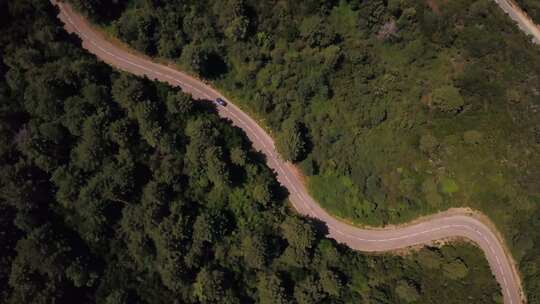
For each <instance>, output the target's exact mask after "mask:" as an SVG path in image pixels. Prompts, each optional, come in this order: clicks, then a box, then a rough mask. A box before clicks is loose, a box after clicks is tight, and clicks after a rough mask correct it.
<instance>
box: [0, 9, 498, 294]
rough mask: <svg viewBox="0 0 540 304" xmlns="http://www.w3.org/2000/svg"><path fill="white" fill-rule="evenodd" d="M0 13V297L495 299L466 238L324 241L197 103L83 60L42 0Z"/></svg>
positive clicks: (235, 133) (245, 146) (256, 159)
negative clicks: (358, 244) (428, 242)
mask: <svg viewBox="0 0 540 304" xmlns="http://www.w3.org/2000/svg"><path fill="white" fill-rule="evenodd" d="M0 12H1V13H2V14H3V16H2V18H0V21H1V22H0V54H1V58H2V60H1V61H0V77H1V79H2V81H1V82H0V117H1V119H0V142H1V145H0V170H1V171H0V172H2V174H0V211H1V212H0V248H2V257H1V258H0V299H1V302H2V303H14V304H15V303H17V304H18V303H110V304H112V303H115V304H117V303H171V302H173V303H255V302H257V303H351V302H353V303H358V302H371V303H373V302H377V303H409V302H415V301H416V302H421V303H439V302H440V301H441V299H445V301H446V303H464V302H467V301H474V302H475V303H493V302H498V301H500V291H499V289H498V286H497V284H496V283H495V281H494V280H493V278H492V276H491V274H490V270H489V267H488V265H487V263H486V262H485V260H484V259H483V258H482V255H481V253H480V251H479V250H478V249H476V248H474V247H472V246H471V245H467V244H460V245H456V246H442V247H440V248H428V249H423V250H419V251H415V252H414V253H412V254H411V255H407V256H405V257H401V256H390V255H380V256H366V255H361V254H359V253H355V252H353V251H351V250H349V249H347V248H345V247H343V246H339V245H337V244H335V243H334V242H332V241H330V240H328V239H326V238H324V237H323V231H320V230H319V229H320V226H319V225H317V223H315V222H313V221H311V220H309V219H306V218H301V217H298V216H295V215H293V214H292V212H291V211H290V210H289V209H288V208H287V207H286V204H285V197H284V193H283V191H282V189H280V188H279V186H278V184H277V183H276V181H275V178H274V176H273V174H272V172H271V171H270V170H269V169H268V168H267V167H266V166H265V165H264V164H263V162H262V159H261V156H260V155H258V154H257V153H255V152H254V151H253V150H252V149H251V147H250V146H249V143H248V141H247V140H246V138H245V137H244V135H243V133H242V132H241V131H240V130H239V129H236V128H234V127H232V126H231V125H230V124H229V123H228V122H227V121H224V120H222V119H220V118H219V117H218V116H217V114H216V113H215V109H214V108H213V106H211V105H209V104H204V103H196V102H194V101H193V100H192V98H191V97H190V96H188V95H185V94H183V93H182V92H180V91H178V90H177V89H173V88H171V87H169V86H166V85H164V84H160V83H156V82H152V81H149V80H148V79H143V78H137V77H134V76H129V75H127V74H122V73H119V72H116V71H113V70H112V69H111V68H110V67H108V66H107V65H105V64H103V63H99V62H98V61H97V60H96V58H95V57H93V56H91V55H89V54H88V53H87V52H86V51H84V50H83V49H82V48H81V46H80V42H79V41H78V40H77V39H76V37H73V36H69V35H68V34H67V33H66V32H65V31H63V29H62V26H61V24H60V23H59V21H58V20H57V19H56V13H57V12H56V11H55V10H54V9H53V7H52V6H51V5H50V4H49V3H47V2H44V1H41V0H28V1H18V0H13V1H7V2H6V1H2V2H0ZM441 273H442V274H443V275H442V276H441ZM465 288H466V292H463V290H465Z"/></svg>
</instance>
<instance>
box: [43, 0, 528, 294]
mask: <svg viewBox="0 0 540 304" xmlns="http://www.w3.org/2000/svg"><path fill="white" fill-rule="evenodd" d="M51 1H52V2H53V3H55V4H57V5H58V7H59V8H60V14H59V18H60V19H61V20H62V21H63V22H64V23H65V28H66V30H67V31H68V32H71V33H75V34H76V35H78V36H79V37H80V38H81V40H82V43H83V47H84V48H85V49H87V50H88V51H90V52H91V53H93V54H95V55H96V56H97V57H98V58H99V59H101V60H103V61H104V62H106V63H108V64H110V65H112V66H114V67H116V68H118V69H120V70H123V71H127V72H130V73H133V74H136V75H141V76H142V75H144V76H147V77H148V78H150V79H156V80H159V81H163V82H167V83H169V84H171V85H173V86H178V87H181V88H182V89H183V90H184V91H185V92H188V93H191V94H192V95H193V96H194V97H195V98H197V99H206V100H215V99H216V98H218V97H221V98H223V99H224V100H226V101H227V102H228V105H227V106H226V107H222V106H218V107H217V109H218V112H219V115H220V116H222V117H224V118H227V119H229V120H230V121H231V122H232V124H234V125H235V126H238V127H240V128H242V129H243V130H244V131H245V133H246V134H247V136H248V137H249V139H250V140H251V141H252V142H253V146H254V148H255V149H257V150H259V151H261V152H262V153H264V154H265V155H266V157H267V162H268V166H269V167H271V168H272V169H273V170H274V171H275V172H276V174H277V177H278V180H279V182H280V183H281V184H282V185H283V186H284V187H286V188H287V189H288V190H289V192H290V196H289V198H290V201H291V203H292V205H293V206H294V208H295V209H296V210H297V211H298V212H299V213H301V214H304V215H306V216H310V217H313V218H317V219H319V220H320V221H322V222H324V223H326V225H327V227H328V230H329V235H328V236H329V237H331V238H333V239H335V240H336V241H338V242H340V243H344V244H346V245H348V246H349V247H350V248H353V249H355V250H359V251H364V252H385V251H395V250H399V249H403V248H407V247H411V246H418V245H425V244H431V243H433V242H435V241H438V240H445V239H452V238H465V239H468V240H470V241H472V242H474V243H475V244H477V245H478V246H479V247H480V248H481V249H482V250H483V251H484V253H485V255H486V258H487V260H488V262H489V265H490V267H491V270H492V272H493V275H494V276H495V278H496V279H497V281H498V282H499V285H500V286H501V290H502V293H503V296H504V302H505V303H507V304H517V303H522V302H525V300H524V296H523V292H522V288H521V281H520V277H519V275H518V272H517V270H516V267H515V263H514V261H513V259H512V257H511V256H510V254H509V253H508V251H507V250H506V249H505V248H506V247H505V246H504V241H503V239H502V237H500V234H499V233H498V231H497V230H496V228H495V226H494V225H492V224H491V223H490V222H489V220H488V219H487V218H485V217H484V216H482V215H480V214H478V213H473V212H470V211H468V210H465V209H452V210H448V211H446V212H442V213H439V214H436V215H433V216H429V217H425V218H422V219H419V220H417V221H414V222H413V223H410V224H407V225H403V226H399V227H392V228H367V229H366V228H359V227H355V226H352V225H350V224H347V223H345V222H342V221H340V220H338V219H336V218H334V217H332V216H331V215H330V214H328V213H327V212H326V211H325V210H323V209H322V208H321V207H320V206H319V205H318V204H317V202H316V201H315V200H314V199H313V198H312V197H311V196H310V195H309V193H308V191H307V189H306V187H305V186H304V184H303V183H302V179H301V177H300V176H298V175H297V174H298V173H297V172H298V171H297V170H296V169H295V168H294V167H293V166H292V165H291V164H290V163H288V162H285V161H284V160H283V159H282V158H281V157H280V156H279V155H278V153H277V152H276V149H275V146H274V141H273V140H272V138H271V137H270V136H269V135H268V134H267V133H266V132H265V130H263V129H262V128H261V127H260V126H259V125H258V124H257V123H256V122H255V121H254V120H253V119H251V118H250V117H249V116H248V115H246V114H245V113H244V112H242V111H241V110H240V109H239V108H238V107H236V106H235V105H234V104H233V103H231V102H230V101H229V100H227V98H226V97H224V96H223V95H221V94H220V93H219V92H218V91H216V90H214V89H213V88H212V87H210V86H208V85H206V84H205V83H203V82H201V81H199V80H197V79H195V78H193V77H191V76H189V75H187V74H185V73H183V72H181V71H178V70H175V69H173V68H170V67H167V66H165V65H163V64H158V63H155V62H152V61H151V60H150V59H148V58H147V57H145V56H143V55H140V54H137V53H135V52H133V51H131V50H128V49H127V48H125V47H122V46H119V45H116V44H113V43H111V42H109V41H108V40H107V39H105V38H104V37H103V36H102V35H101V34H100V33H99V32H98V31H96V30H95V29H93V28H92V27H91V26H90V25H89V24H88V23H87V21H86V20H85V19H84V18H83V17H81V16H80V15H79V14H77V13H75V12H74V11H73V10H72V8H71V7H70V6H69V5H67V4H62V3H57V1H56V0H51ZM498 1H499V2H500V1H506V0H498Z"/></svg>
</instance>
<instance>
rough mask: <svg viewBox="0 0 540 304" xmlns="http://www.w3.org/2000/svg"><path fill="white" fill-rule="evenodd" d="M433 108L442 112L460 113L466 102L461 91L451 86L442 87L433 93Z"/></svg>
mask: <svg viewBox="0 0 540 304" xmlns="http://www.w3.org/2000/svg"><path fill="white" fill-rule="evenodd" d="M432 98H433V106H434V107H435V108H437V109H439V110H440V111H441V112H446V113H452V114H456V113H459V112H460V111H461V110H462V109H463V106H464V105H465V102H464V100H463V97H461V94H460V93H459V90H458V89H457V88H455V87H453V86H451V85H446V86H442V87H440V88H437V89H435V90H434V91H433V96H432Z"/></svg>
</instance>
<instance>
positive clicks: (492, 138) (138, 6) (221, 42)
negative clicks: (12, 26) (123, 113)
mask: <svg viewBox="0 0 540 304" xmlns="http://www.w3.org/2000/svg"><path fill="white" fill-rule="evenodd" d="M518 3H519V4H520V5H522V7H523V8H524V9H525V10H526V11H527V12H528V13H529V14H530V15H531V17H532V18H533V19H535V20H536V21H537V22H540V21H539V20H540V17H539V16H540V15H539V13H540V10H539V9H540V6H539V5H538V4H537V2H535V1H534V0H518ZM124 19H126V20H135V21H136V20H158V21H157V22H153V23H152V27H149V26H147V24H146V23H141V22H139V23H137V22H135V21H133V22H132V23H131V25H132V26H133V28H132V32H133V34H132V35H129V36H127V35H124V34H123V32H121V31H120V32H119V37H120V38H122V39H123V40H124V41H126V42H128V43H130V44H132V45H133V46H135V47H137V48H139V49H141V48H140V47H139V36H138V34H139V33H145V34H147V36H144V37H143V38H145V39H146V40H145V42H147V43H148V44H149V47H148V49H150V50H152V49H158V50H162V51H159V52H158V55H159V56H162V57H167V58H171V59H172V60H174V61H176V62H179V63H180V65H181V66H183V67H184V68H186V69H190V70H192V71H194V72H195V73H197V74H199V75H200V76H202V77H206V78H211V79H214V80H215V84H216V85H217V86H218V87H220V88H223V89H224V90H225V91H226V92H229V93H231V94H234V96H232V97H234V99H235V100H236V101H237V102H239V103H240V104H241V105H242V106H244V107H245V108H246V109H248V110H250V111H253V112H255V113H257V114H258V117H259V118H262V119H264V124H265V126H267V127H269V128H270V129H271V130H272V131H273V132H272V133H273V134H275V135H276V144H277V147H278V148H279V150H280V152H281V154H282V155H283V156H284V157H285V158H286V159H288V160H291V161H296V162H299V167H300V168H301V169H302V170H303V171H304V172H305V173H306V175H308V176H309V178H308V179H307V182H308V185H309V186H310V188H311V189H312V192H313V194H314V195H315V196H316V198H317V199H318V201H319V202H320V203H321V204H322V205H323V206H324V207H325V208H327V209H328V210H329V211H331V212H333V213H334V214H336V215H339V216H341V217H345V218H348V219H350V220H352V221H354V222H358V223H362V224H365V223H368V224H372V225H381V224H384V223H390V222H405V221H408V220H411V219H413V218H416V217H417V216H418V215H421V214H431V213H433V212H436V211H439V210H443V209H448V208H450V207H461V206H469V207H472V208H475V209H479V210H481V211H483V212H484V213H486V214H487V215H488V216H489V217H490V218H491V219H492V220H493V221H495V223H496V225H497V227H498V228H499V229H500V230H501V231H502V233H503V234H504V235H505V237H506V239H507V240H510V241H509V244H510V247H511V249H512V251H513V254H514V256H516V257H518V262H519V263H520V265H521V267H522V268H523V270H524V271H523V272H524V273H527V274H526V275H525V276H526V277H529V278H537V277H538V276H539V275H540V271H539V270H538V269H539V268H538V267H537V266H538V265H536V266H535V267H531V266H530V265H531V263H534V261H536V260H534V261H533V260H531V259H530V258H529V259H527V260H525V257H530V255H531V254H533V253H534V249H535V248H536V249H537V247H538V246H540V234H535V233H533V234H534V235H531V237H530V239H529V241H525V240H523V238H522V237H520V236H521V235H522V234H524V233H527V235H528V234H529V232H531V231H533V230H531V229H530V228H529V227H530V226H531V225H530V222H532V221H534V219H533V217H532V215H533V214H536V213H537V212H539V210H540V204H539V203H538V202H539V200H540V199H539V195H540V194H539V192H538V191H539V189H540V187H538V185H539V183H540V158H539V157H540V151H539V150H538V149H539V148H540V146H539V145H538V143H539V142H540V139H539V138H540V131H539V130H540V129H539V127H538V125H539V121H540V116H539V115H538V111H536V110H534V109H536V108H537V107H538V96H537V95H538V92H537V90H536V89H534V88H537V87H538V86H539V85H538V75H539V73H540V65H539V62H540V54H539V52H538V48H537V47H534V46H532V45H531V44H530V42H529V38H528V37H525V35H523V34H522V33H521V32H520V31H519V30H518V29H517V28H516V26H515V24H514V22H513V21H512V20H510V19H509V18H508V16H506V15H505V14H504V12H503V11H502V10H501V9H500V8H499V7H497V5H496V3H494V2H493V1H491V0H474V1H465V0H456V1H442V0H430V1H425V0H407V1H397V0H392V1H382V0H369V1H357V0H346V1H318V0H317V1H311V0H309V1H307V0H306V1H279V2H276V3H274V2H272V1H254V0H244V1H236V0H230V1H211V0H203V1H187V2H186V1H183V2H178V1H172V2H171V1H135V2H133V3H132V4H131V6H129V7H126V9H125V10H124V11H123V13H122V14H121V17H119V18H116V21H114V22H113V23H112V28H113V30H121V29H122V27H123V20H124ZM121 21H122V22H121ZM149 54H151V55H153V54H154V53H152V52H150V53H149ZM38 55H39V54H36V52H20V53H19V56H26V57H28V58H34V60H36V58H39V56H38ZM213 62H216V63H218V64H216V63H213ZM218 67H219V68H218ZM16 80H17V78H16V77H11V78H10V79H9V81H10V82H13V83H16ZM40 81H43V80H40ZM45 96H46V95H45ZM35 100H40V102H41V100H43V103H39V104H37V105H38V106H39V105H47V111H45V113H44V114H43V115H54V111H57V109H56V107H55V103H54V100H53V99H50V98H42V99H35ZM27 102H30V103H32V100H29V101H27ZM53 129H54V128H49V129H48V130H49V131H50V132H47V134H40V136H39V137H37V138H33V140H29V141H28V143H27V145H28V146H29V149H28V153H30V154H39V155H40V157H39V159H38V163H39V164H40V166H41V167H44V168H45V167H48V166H54V163H55V160H54V159H52V158H51V155H54V154H55V153H56V150H55V149H53V148H52V147H51V145H50V142H49V138H53V140H62V135H60V134H62V133H61V132H52V131H53ZM479 134H480V135H479ZM188 150H189V151H188V154H189V155H190V159H197V162H194V163H191V162H189V163H188V164H187V167H188V168H190V169H189V170H190V172H191V171H192V168H199V167H200V165H194V164H196V163H202V162H204V160H205V157H203V154H201V155H198V156H197V158H195V157H192V154H193V153H194V152H195V151H199V145H198V144H195V145H194V146H193V147H189V149H188ZM40 151H41V152H40ZM199 152H200V151H199ZM197 153H198V152H197ZM237 156H238V153H237V152H235V153H230V158H231V159H233V162H234V163H242V162H243V161H242V160H241V159H238V157H237ZM220 157H225V158H227V153H226V151H225V153H224V154H223V155H221V156H220V154H219V153H213V152H212V157H211V159H212V160H214V161H216V163H215V164H216V166H215V167H214V168H213V170H214V171H215V172H222V171H220V170H221V167H220V166H219V161H218V160H220V159H221V158H220ZM197 172H198V173H197ZM204 172H206V171H205V170H199V169H197V170H196V171H193V172H192V173H190V174H199V175H200V177H197V182H198V183H199V184H200V185H210V184H213V183H214V182H215V181H211V180H210V179H209V178H208V177H207V176H205V175H204ZM192 176H193V177H195V175H192ZM218 183H219V182H218ZM261 190H264V187H258V188H257V189H256V190H254V191H253V198H254V199H256V200H258V201H259V200H267V199H266V197H267V196H266V195H265V191H261ZM240 201H241V200H239V199H236V202H237V203H238V204H237V205H236V207H237V208H238V209H236V210H237V211H238V210H244V211H245V206H244V207H242V208H240V207H239V206H240V205H242V204H240V203H239V202H240ZM236 214H241V213H240V212H237V213H236ZM527 223H529V224H527ZM534 231H537V230H534ZM286 256H287V259H284V260H285V261H287V263H289V262H290V263H292V264H295V265H296V264H297V263H303V262H305V261H306V259H305V254H303V252H302V251H301V250H296V249H295V250H292V249H288V250H286ZM520 257H523V259H524V260H521V258H520ZM532 281H534V280H532ZM532 281H529V280H526V284H528V286H533V285H534V284H533V283H530V282H532ZM401 286H402V288H401V289H400V290H402V291H407V290H408V291H410V290H411V289H410V288H406V287H404V286H405V285H403V284H401ZM531 288H533V287H531ZM535 288H536V287H535ZM533 289H534V288H533ZM533 289H531V291H529V290H527V294H528V295H529V297H533V298H538V297H540V293H539V292H538V291H537V289H534V290H533Z"/></svg>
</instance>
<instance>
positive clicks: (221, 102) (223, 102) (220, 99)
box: [216, 97, 227, 107]
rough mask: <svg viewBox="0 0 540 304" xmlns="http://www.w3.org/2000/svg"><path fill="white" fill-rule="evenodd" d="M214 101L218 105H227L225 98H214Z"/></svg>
mask: <svg viewBox="0 0 540 304" xmlns="http://www.w3.org/2000/svg"><path fill="white" fill-rule="evenodd" d="M216 103H217V104H218V105H220V106H223V107H224V106H226V105H227V102H226V101H225V100H223V99H222V98H219V97H218V98H216Z"/></svg>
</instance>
